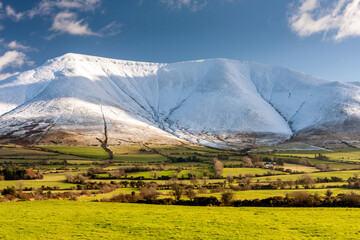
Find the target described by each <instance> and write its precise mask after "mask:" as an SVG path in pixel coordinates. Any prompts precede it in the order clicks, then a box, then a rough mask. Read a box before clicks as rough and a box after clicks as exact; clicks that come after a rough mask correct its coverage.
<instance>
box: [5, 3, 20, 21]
mask: <svg viewBox="0 0 360 240" xmlns="http://www.w3.org/2000/svg"><path fill="white" fill-rule="evenodd" d="M5 10H6V15H7V16H8V17H10V18H12V19H14V20H15V21H20V20H21V19H22V18H23V16H24V14H23V13H17V12H16V11H15V10H14V9H13V8H12V7H10V6H9V5H7V6H6V8H5Z"/></svg>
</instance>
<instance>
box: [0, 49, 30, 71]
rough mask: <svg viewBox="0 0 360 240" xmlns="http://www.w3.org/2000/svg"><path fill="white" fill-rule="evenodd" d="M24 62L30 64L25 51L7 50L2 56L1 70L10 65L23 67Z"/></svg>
mask: <svg viewBox="0 0 360 240" xmlns="http://www.w3.org/2000/svg"><path fill="white" fill-rule="evenodd" d="M24 64H28V62H27V56H26V54H25V53H22V52H18V51H7V52H6V53H5V54H4V55H2V56H0V71H2V70H3V69H4V68H6V67H9V66H11V67H21V66H23V65H24Z"/></svg>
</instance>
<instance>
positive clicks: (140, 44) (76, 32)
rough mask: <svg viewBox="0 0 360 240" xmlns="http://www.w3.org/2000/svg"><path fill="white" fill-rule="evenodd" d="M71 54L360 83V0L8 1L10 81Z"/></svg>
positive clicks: (4, 58) (2, 64)
mask: <svg viewBox="0 0 360 240" xmlns="http://www.w3.org/2000/svg"><path fill="white" fill-rule="evenodd" d="M68 52H75V53H82V54H89V55H96V56H103V57H110V58H117V59H129V60H139V61H152V62H177V61H185V60H194V59H205V58H231V59H239V60H245V61H255V62H260V63H264V64H270V65H278V66H283V67H289V68H292V69H295V70H298V71H301V72H305V73H309V74H312V75H316V76H319V77H322V78H325V79H329V80H334V81H360V77H359V76H360V0H336V1H335V0H297V1H292V0H291V1H286V0H0V79H2V78H5V77H6V76H9V75H11V74H14V73H16V72H21V71H24V70H27V69H31V68H34V67H36V66H39V65H41V64H43V63H44V62H45V61H46V60H47V59H50V58H54V57H57V56H60V55H63V54H65V53H68Z"/></svg>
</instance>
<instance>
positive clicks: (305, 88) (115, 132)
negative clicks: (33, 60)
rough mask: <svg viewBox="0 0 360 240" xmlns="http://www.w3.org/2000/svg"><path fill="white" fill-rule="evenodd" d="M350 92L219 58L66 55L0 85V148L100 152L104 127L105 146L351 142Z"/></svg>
mask: <svg viewBox="0 0 360 240" xmlns="http://www.w3.org/2000/svg"><path fill="white" fill-rule="evenodd" d="M357 86H358V85H354V84H351V83H348V84H339V83H332V82H329V81H326V80H322V79H319V78H316V77H313V76H309V75H306V74H303V73H299V72H295V71H292V70H289V69H285V68H280V67H272V66H267V65H262V64H257V63H251V62H241V61H237V60H229V59H223V58H218V59H204V60H195V61H187V62H178V63H169V64H164V63H147V62H135V61H126V60H116V59H108V58H102V57H96V56H89V55H82V54H76V53H68V54H65V55H63V56H60V57H57V58H54V59H52V60H49V61H48V62H47V63H46V64H44V65H42V66H40V67H38V68H35V69H33V70H30V71H27V72H24V73H22V74H20V75H18V76H14V77H13V78H11V79H8V80H7V81H2V82H0V115H1V117H0V142H14V141H19V139H20V140H21V139H22V140H21V141H25V140H26V141H27V142H31V143H42V144H49V143H58V144H83V145H87V144H90V145H91V144H97V140H96V138H97V137H98V138H99V137H101V136H102V134H104V133H103V130H104V123H106V124H107V129H108V131H109V133H108V137H109V143H111V144H119V143H124V142H151V143H160V142H161V143H170V142H171V143H183V142H184V141H190V142H194V143H199V144H205V145H210V146H214V147H226V148H245V147H252V146H257V145H264V144H265V145H266V144H273V143H277V142H281V141H285V140H288V139H290V138H293V137H295V138H298V137H300V138H301V139H302V140H304V141H305V140H311V141H313V140H314V139H315V140H316V141H317V140H318V139H322V140H324V139H333V138H335V139H337V138H339V139H344V138H347V139H353V138H358V136H359V134H358V133H359V132H360V129H359V127H358V125H357V123H358V122H359V119H360V114H359V112H360V103H359V102H360V101H359V99H360V97H359V96H360V89H359V87H357ZM334 126H336V128H337V129H343V130H342V131H336V132H335V131H334V129H335V128H334ZM324 129H327V131H326V134H319V131H320V132H321V131H324ZM310 133H311V136H310ZM24 139H25V140H24ZM322 140H321V141H322Z"/></svg>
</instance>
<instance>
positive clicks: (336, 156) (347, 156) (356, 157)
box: [276, 148, 360, 162]
mask: <svg viewBox="0 0 360 240" xmlns="http://www.w3.org/2000/svg"><path fill="white" fill-rule="evenodd" d="M318 153H321V154H322V155H324V156H326V157H328V158H329V159H330V160H332V161H339V162H349V161H350V162H360V150H359V149H356V148H346V149H335V150H334V151H310V152H309V151H308V152H304V151H300V152H284V153H276V155H278V156H294V157H305V158H315V154H318Z"/></svg>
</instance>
